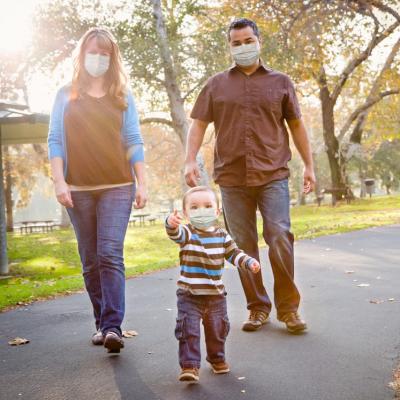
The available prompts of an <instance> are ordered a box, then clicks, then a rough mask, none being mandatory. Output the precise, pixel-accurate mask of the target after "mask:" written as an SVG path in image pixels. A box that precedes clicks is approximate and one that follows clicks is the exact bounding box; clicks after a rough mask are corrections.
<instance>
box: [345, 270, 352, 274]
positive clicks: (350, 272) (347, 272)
mask: <svg viewBox="0 0 400 400" xmlns="http://www.w3.org/2000/svg"><path fill="white" fill-rule="evenodd" d="M344 273H345V274H354V271H352V270H348V271H344Z"/></svg>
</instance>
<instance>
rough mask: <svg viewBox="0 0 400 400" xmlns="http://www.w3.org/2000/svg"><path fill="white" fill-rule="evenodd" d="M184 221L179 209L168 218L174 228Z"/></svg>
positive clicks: (169, 223)
mask: <svg viewBox="0 0 400 400" xmlns="http://www.w3.org/2000/svg"><path fill="white" fill-rule="evenodd" d="M181 223H182V217H181V216H180V215H179V214H178V211H177V210H174V212H173V213H172V214H170V216H169V217H168V219H167V224H168V225H169V226H170V227H171V228H173V229H176V228H177V227H178V226H179V225H180V224H181Z"/></svg>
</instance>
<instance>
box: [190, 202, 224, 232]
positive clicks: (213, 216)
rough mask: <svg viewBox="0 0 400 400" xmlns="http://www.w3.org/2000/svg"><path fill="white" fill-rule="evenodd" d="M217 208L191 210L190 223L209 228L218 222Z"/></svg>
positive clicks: (197, 226) (201, 227)
mask: <svg viewBox="0 0 400 400" xmlns="http://www.w3.org/2000/svg"><path fill="white" fill-rule="evenodd" d="M217 218H218V217H217V210H216V209H215V207H210V208H204V207H201V208H197V209H196V210H190V211H189V220H190V223H191V224H192V225H193V226H194V227H195V228H199V229H207V228H210V227H212V226H213V225H215V224H216V223H217Z"/></svg>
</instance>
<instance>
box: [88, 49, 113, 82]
mask: <svg viewBox="0 0 400 400" xmlns="http://www.w3.org/2000/svg"><path fill="white" fill-rule="evenodd" d="M109 66H110V56H104V55H101V54H91V53H87V54H86V55H85V69H86V71H87V73H88V74H89V75H91V76H93V77H94V78H98V77H99V76H101V75H104V74H105V73H106V72H107V71H108V68H109Z"/></svg>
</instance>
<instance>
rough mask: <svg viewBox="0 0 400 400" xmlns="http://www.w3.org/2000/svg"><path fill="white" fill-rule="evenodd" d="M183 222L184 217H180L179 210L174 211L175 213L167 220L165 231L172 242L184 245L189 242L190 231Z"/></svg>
mask: <svg viewBox="0 0 400 400" xmlns="http://www.w3.org/2000/svg"><path fill="white" fill-rule="evenodd" d="M181 222H182V217H181V216H180V215H179V213H178V211H177V210H174V212H173V213H172V214H170V215H169V216H168V218H167V219H166V220H165V229H166V231H167V235H168V237H169V238H170V239H171V240H173V241H174V242H175V243H178V244H180V245H183V244H185V243H186V242H187V241H188V240H189V237H190V231H189V229H188V228H187V227H186V226H185V225H181Z"/></svg>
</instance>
